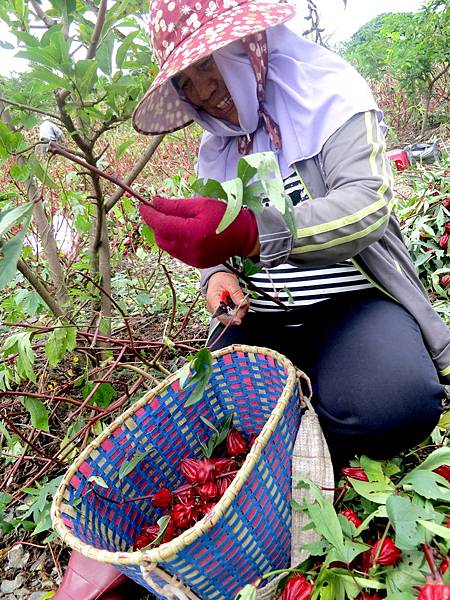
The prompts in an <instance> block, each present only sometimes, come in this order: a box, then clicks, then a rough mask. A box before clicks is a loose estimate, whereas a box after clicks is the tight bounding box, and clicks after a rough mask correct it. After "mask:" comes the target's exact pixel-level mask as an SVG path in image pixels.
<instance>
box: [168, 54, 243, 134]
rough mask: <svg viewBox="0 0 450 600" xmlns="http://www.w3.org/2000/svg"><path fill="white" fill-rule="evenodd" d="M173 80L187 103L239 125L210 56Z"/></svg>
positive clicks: (235, 112) (235, 111)
mask: <svg viewBox="0 0 450 600" xmlns="http://www.w3.org/2000/svg"><path fill="white" fill-rule="evenodd" d="M174 80H175V85H176V86H177V87H178V88H179V89H180V90H181V91H182V92H183V94H184V95H185V97H186V100H187V101H188V102H190V103H191V104H193V105H194V106H196V107H197V108H201V109H202V110H204V111H205V112H207V113H208V114H210V115H211V116H212V117H217V118H218V119H223V120H225V121H228V122H229V123H232V124H233V125H239V116H238V112H237V109H236V106H235V104H234V102H233V99H232V98H231V95H230V92H229V91H228V88H227V86H226V85H225V81H224V80H223V77H222V75H221V74H220V71H219V69H218V67H217V65H216V62H215V60H214V58H213V57H212V56H208V57H207V58H204V59H203V60H201V61H199V62H198V63H195V64H194V65H191V66H190V67H187V68H186V69H184V71H181V73H179V74H178V75H176V76H175V77H174Z"/></svg>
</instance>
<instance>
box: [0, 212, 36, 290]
mask: <svg viewBox="0 0 450 600" xmlns="http://www.w3.org/2000/svg"><path fill="white" fill-rule="evenodd" d="M28 223H29V221H28ZM28 223H26V225H25V224H24V225H22V229H21V230H20V231H19V233H18V234H17V235H15V236H14V237H13V238H12V239H10V240H8V241H7V242H5V243H3V244H1V246H0V251H1V256H0V289H2V288H4V287H5V286H6V285H8V284H9V283H10V282H11V281H12V279H14V277H15V276H16V273H17V261H18V260H19V257H20V254H21V252H22V247H23V242H24V239H25V235H26V232H27V227H28Z"/></svg>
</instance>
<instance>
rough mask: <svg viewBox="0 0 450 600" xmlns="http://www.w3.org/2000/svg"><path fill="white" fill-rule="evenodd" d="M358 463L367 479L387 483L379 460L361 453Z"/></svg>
mask: <svg viewBox="0 0 450 600" xmlns="http://www.w3.org/2000/svg"><path fill="white" fill-rule="evenodd" d="M360 464H361V467H362V468H363V469H364V471H365V473H366V475H367V477H368V478H369V481H378V482H379V483H387V482H388V481H389V479H387V477H386V476H385V474H384V473H383V465H382V463H381V462H380V461H379V460H373V459H371V458H369V457H368V456H364V455H363V456H361V459H360Z"/></svg>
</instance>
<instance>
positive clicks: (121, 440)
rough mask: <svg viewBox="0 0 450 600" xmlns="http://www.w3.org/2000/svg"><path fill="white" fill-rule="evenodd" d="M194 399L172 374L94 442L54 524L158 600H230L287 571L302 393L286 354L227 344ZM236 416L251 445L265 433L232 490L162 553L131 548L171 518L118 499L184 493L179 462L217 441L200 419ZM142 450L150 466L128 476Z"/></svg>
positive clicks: (76, 467) (56, 503)
mask: <svg viewBox="0 0 450 600" xmlns="http://www.w3.org/2000/svg"><path fill="white" fill-rule="evenodd" d="M187 397H188V396H187V393H186V391H181V390H180V386H179V381H178V374H174V375H172V376H170V377H168V378H167V379H166V380H165V381H164V382H163V383H162V384H160V385H159V386H157V387H156V388H155V389H154V390H152V391H151V392H149V393H148V394H146V396H145V397H144V398H142V399H141V400H139V401H138V402H136V403H135V404H134V405H133V406H132V407H131V408H129V409H128V410H127V411H126V412H125V413H124V414H123V415H121V416H120V417H119V418H117V419H116V420H115V421H114V422H113V423H112V424H111V425H110V426H109V427H108V428H107V429H106V430H105V431H104V432H103V433H102V434H101V435H100V436H99V437H98V438H96V439H95V440H94V441H93V442H92V443H91V444H90V445H89V446H88V447H87V448H86V449H85V450H84V451H83V452H82V453H81V454H80V456H79V457H78V458H77V460H76V461H75V463H74V464H73V465H72V467H71V468H70V469H69V470H68V472H67V474H66V475H65V477H64V478H63V480H62V482H61V484H60V486H59V488H58V491H57V493H56V495H55V498H54V500H53V505H52V520H53V525H54V528H55V529H56V531H57V533H58V534H59V536H60V537H61V538H62V540H63V541H64V542H65V543H67V544H68V545H69V546H71V547H72V548H74V549H75V550H78V551H79V552H81V553H82V554H83V555H85V556H88V557H90V558H93V559H95V560H98V561H100V562H106V563H111V564H113V565H115V566H117V568H118V569H119V570H120V571H122V572H123V573H125V574H126V575H127V576H128V577H131V579H133V580H134V581H136V582H137V583H139V584H141V585H143V586H144V587H146V588H147V589H148V590H150V591H151V592H152V593H154V594H155V595H157V596H158V597H160V598H180V599H182V600H186V599H192V600H193V599H196V598H200V599H205V600H206V599H207V600H231V599H232V598H233V597H234V596H235V594H236V593H237V592H238V591H239V590H240V589H241V588H242V587H243V586H244V585H245V584H247V583H253V582H254V581H255V580H257V579H258V578H259V577H261V576H262V575H263V574H264V573H265V572H268V571H271V570H275V569H282V568H286V567H289V565H290V562H291V507H290V497H291V456H292V449H293V445H294V442H295V439H296V435H297V430H298V427H299V424H300V397H301V390H300V386H299V384H298V380H297V373H296V370H295V368H294V367H293V365H292V363H291V362H290V361H289V360H288V359H286V358H285V357H284V356H282V355H281V354H278V353H277V352H274V351H272V350H267V349H265V348H258V347H249V346H229V347H228V348H224V349H222V350H219V351H217V352H214V353H213V369H212V375H211V378H210V380H209V382H208V384H207V386H206V389H205V392H204V394H203V397H202V399H201V400H200V401H199V402H198V403H197V404H194V405H192V406H190V407H185V406H184V404H185V402H186V400H187ZM230 411H232V412H233V414H234V426H235V427H237V429H239V430H240V431H242V432H243V433H244V434H245V435H246V436H247V438H248V439H249V438H252V437H253V436H255V435H257V436H258V437H257V439H256V441H255V442H254V444H253V445H252V448H251V450H250V452H249V454H248V455H247V457H246V459H245V462H244V464H243V465H242V467H241V469H240V470H239V472H238V473H237V475H236V476H235V478H234V480H233V482H232V484H231V485H230V486H229V488H228V489H227V490H226V492H225V494H224V495H223V496H222V498H221V499H220V500H219V502H218V503H217V504H216V506H215V507H214V508H213V510H212V512H211V513H210V514H209V515H207V516H206V517H204V518H203V519H202V520H201V521H199V522H198V523H196V524H195V525H194V526H193V527H192V528H191V529H189V530H187V531H185V532H183V533H182V534H181V535H180V536H178V537H177V538H175V539H174V540H172V541H171V542H168V543H165V544H162V545H161V546H159V547H157V548H154V549H151V550H148V551H132V550H131V547H132V543H133V539H134V537H135V535H136V533H137V532H139V531H140V530H141V528H142V527H143V526H144V525H145V524H149V523H154V522H156V520H157V519H158V518H160V517H161V515H162V511H161V510H160V509H157V508H155V507H153V506H152V504H151V503H150V500H149V499H142V500H139V501H136V502H127V503H125V504H123V503H122V504H120V503H119V501H120V500H121V499H131V498H133V497H141V496H150V495H151V494H152V493H154V492H156V491H157V490H159V489H160V488H161V487H169V488H171V489H174V488H176V487H178V486H180V485H183V484H184V483H185V479H184V477H183V475H182V474H181V472H180V470H179V463H180V461H181V459H183V458H186V457H197V458H201V456H202V454H201V448H200V442H206V441H207V439H208V438H209V436H210V433H211V430H210V429H209V428H208V427H207V426H206V425H205V423H204V422H203V421H202V420H201V419H200V416H204V417H206V418H207V419H209V421H211V422H213V423H214V424H216V425H217V424H218V423H219V422H220V420H221V419H222V418H223V417H224V416H225V414H226V413H227V412H230ZM138 452H139V453H143V454H145V458H144V459H142V460H141V461H140V462H139V463H138V464H137V466H136V467H135V468H134V470H133V471H131V473H130V474H129V475H127V476H126V477H124V478H122V479H119V469H120V465H121V464H122V463H123V462H124V461H130V459H132V457H133V456H134V455H135V454H136V453H138ZM95 476H97V477H101V478H102V479H103V480H104V481H105V482H106V483H107V485H108V488H107V489H104V488H102V487H99V486H98V485H97V483H95V480H92V477H95ZM89 479H90V480H91V481H88V480H89ZM93 487H94V488H95V489H96V491H97V492H98V493H100V494H102V495H103V496H106V497H108V500H105V499H103V498H100V497H99V496H98V495H96V494H94V493H93V492H92V491H91V490H92V488H93ZM110 500H115V501H116V502H112V501H110Z"/></svg>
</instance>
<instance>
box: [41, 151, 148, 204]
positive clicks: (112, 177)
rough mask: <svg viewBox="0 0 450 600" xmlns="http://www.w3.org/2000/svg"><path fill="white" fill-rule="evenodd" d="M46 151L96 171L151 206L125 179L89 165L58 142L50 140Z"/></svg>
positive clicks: (93, 171)
mask: <svg viewBox="0 0 450 600" xmlns="http://www.w3.org/2000/svg"><path fill="white" fill-rule="evenodd" d="M48 151H49V152H51V153H52V154H59V155H60V156H64V157H65V158H68V159H69V160H71V161H72V162H74V163H76V164H77V165H80V166H82V167H84V168H85V169H87V170H88V171H91V172H92V173H96V174H97V175H99V177H103V178H104V179H107V180H108V181H110V182H111V183H114V185H117V186H118V187H120V188H122V189H123V190H124V191H125V192H128V193H129V194H130V195H131V196H134V197H135V198H137V199H138V200H139V202H142V203H143V204H147V205H148V206H151V202H149V200H148V199H147V198H144V196H142V194H140V193H139V192H136V191H135V190H133V188H131V187H130V186H129V185H127V184H126V183H125V181H123V180H122V179H120V178H119V177H117V176H115V175H109V174H108V173H105V172H104V171H102V170H101V169H99V168H98V167H94V165H90V164H89V163H87V162H86V161H85V160H82V159H81V158H78V157H77V156H75V155H74V154H72V153H71V152H69V151H68V150H66V149H65V148H63V147H62V146H60V145H59V144H56V143H55V142H50V143H49V145H48Z"/></svg>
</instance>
